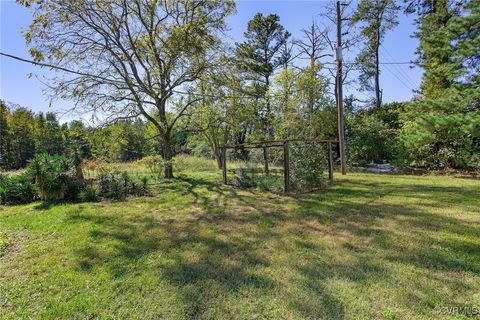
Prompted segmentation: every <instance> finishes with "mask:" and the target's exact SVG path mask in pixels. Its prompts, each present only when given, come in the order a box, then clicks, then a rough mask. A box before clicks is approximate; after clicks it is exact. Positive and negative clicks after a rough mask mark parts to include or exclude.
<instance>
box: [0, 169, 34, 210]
mask: <svg viewBox="0 0 480 320" xmlns="http://www.w3.org/2000/svg"><path fill="white" fill-rule="evenodd" d="M34 198H35V189H34V186H33V183H32V180H31V178H30V177H29V175H28V174H27V173H21V174H18V175H14V176H7V175H0V203H2V204H19V203H28V202H32V201H33V200H34Z"/></svg>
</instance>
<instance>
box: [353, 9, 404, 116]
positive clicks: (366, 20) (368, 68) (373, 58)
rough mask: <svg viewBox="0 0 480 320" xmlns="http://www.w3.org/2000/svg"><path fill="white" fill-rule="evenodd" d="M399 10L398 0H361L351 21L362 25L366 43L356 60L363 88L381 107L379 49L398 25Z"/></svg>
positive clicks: (361, 32) (361, 29)
mask: <svg viewBox="0 0 480 320" xmlns="http://www.w3.org/2000/svg"><path fill="white" fill-rule="evenodd" d="M399 10H400V6H399V5H398V4H397V1H396V0H361V1H360V2H359V3H358V6H357V10H356V11H355V13H354V14H353V16H352V19H351V23H352V24H359V25H360V34H361V35H362V36H363V37H364V38H365V40H366V41H364V46H363V48H362V49H361V51H360V53H359V55H358V56H357V59H356V60H357V63H358V64H359V66H360V71H361V72H360V76H359V80H360V88H361V89H363V90H367V91H375V100H376V107H377V108H378V107H380V106H381V89H380V80H379V74H380V69H379V62H380V57H379V49H380V45H381V42H382V41H383V38H384V37H385V34H386V33H387V32H388V31H389V30H391V29H393V28H394V27H395V26H396V25H397V24H398V18H397V15H398V11H399ZM372 80H373V81H372ZM372 82H373V84H372Z"/></svg>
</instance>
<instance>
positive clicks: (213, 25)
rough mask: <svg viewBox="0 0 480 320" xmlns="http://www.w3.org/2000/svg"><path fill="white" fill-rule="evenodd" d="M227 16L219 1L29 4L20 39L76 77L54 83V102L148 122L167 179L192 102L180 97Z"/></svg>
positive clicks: (206, 59) (207, 60) (206, 60)
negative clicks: (177, 131)
mask: <svg viewBox="0 0 480 320" xmlns="http://www.w3.org/2000/svg"><path fill="white" fill-rule="evenodd" d="M23 2H25V1H23ZM27 2H28V1H27ZM34 2H36V1H34ZM233 10H234V3H233V2H232V1H224V0H204V1H203V0H200V1H193V0H177V1H169V0H167V1H158V0H103V1H90V0H72V1H63V0H51V1H45V2H40V3H39V4H36V5H33V16H34V21H33V23H32V24H31V26H30V28H29V30H27V32H26V33H25V37H26V40H27V42H28V43H29V45H30V52H31V54H32V56H33V57H34V58H35V59H36V60H38V61H44V62H47V63H49V64H51V65H54V66H55V67H57V69H58V68H63V70H70V71H72V70H73V71H75V72H74V73H72V72H70V73H68V74H67V75H64V76H63V77H57V78H54V79H52V83H51V85H52V87H53V88H54V89H55V90H54V94H55V95H57V96H59V97H61V98H70V99H75V101H76V105H77V107H82V106H83V107H86V108H89V109H87V110H90V111H95V112H102V113H105V114H107V115H108V116H109V117H113V118H114V117H121V116H128V117H136V116H143V117H145V118H146V119H147V120H148V121H150V122H151V123H153V125H154V126H155V127H156V128H157V130H158V132H159V136H160V139H161V143H162V154H163V157H164V159H165V160H166V161H167V166H166V168H165V177H166V178H171V177H172V176H173V168H172V165H171V159H172V157H173V149H172V132H173V128H174V126H175V125H176V124H177V122H178V119H179V118H181V117H183V116H185V115H186V114H187V110H188V108H189V107H190V105H191V104H192V103H194V102H195V101H196V99H191V98H190V96H188V95H184V94H182V92H185V91H188V86H189V85H190V84H192V83H194V82H195V81H197V80H198V79H199V77H200V76H201V75H202V74H203V73H204V72H205V71H206V70H207V69H208V68H209V67H210V65H211V62H212V61H213V59H212V58H211V56H212V55H214V54H215V53H216V51H218V50H217V49H218V46H219V45H220V43H221V41H220V39H219V32H220V31H222V30H223V29H224V27H225V17H226V16H227V15H229V14H230V13H231V12H232V11H233ZM151 110H154V111H153V112H151ZM169 110H170V111H171V113H172V114H173V116H172V117H168V116H167V113H168V111H169ZM152 114H153V115H154V116H152Z"/></svg>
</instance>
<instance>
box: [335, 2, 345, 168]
mask: <svg viewBox="0 0 480 320" xmlns="http://www.w3.org/2000/svg"><path fill="white" fill-rule="evenodd" d="M342 59H343V57H342V13H341V8H340V1H337V47H336V52H335V60H336V62H337V81H336V85H337V87H336V92H337V109H338V111H337V116H338V146H339V149H340V150H339V153H340V169H341V172H342V175H344V174H346V167H345V131H344V124H343V89H342V82H343V75H342Z"/></svg>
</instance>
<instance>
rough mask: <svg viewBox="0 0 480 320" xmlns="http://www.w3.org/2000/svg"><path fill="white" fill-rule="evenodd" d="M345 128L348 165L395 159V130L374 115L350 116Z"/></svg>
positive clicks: (364, 113)
mask: <svg viewBox="0 0 480 320" xmlns="http://www.w3.org/2000/svg"><path fill="white" fill-rule="evenodd" d="M380 109H383V108H380ZM377 110H378V109H377ZM346 127H347V129H346V147H347V155H348V157H347V160H348V162H349V163H350V164H352V165H365V164H367V163H369V162H375V163H381V162H384V161H387V162H388V161H391V160H392V159H394V158H395V157H396V146H397V141H396V139H397V137H396V130H395V129H393V128H391V127H389V126H388V124H386V123H385V122H383V121H382V120H381V119H379V117H378V116H377V115H376V114H371V113H367V112H359V113H357V114H353V115H350V116H349V117H348V118H347V121H346Z"/></svg>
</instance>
